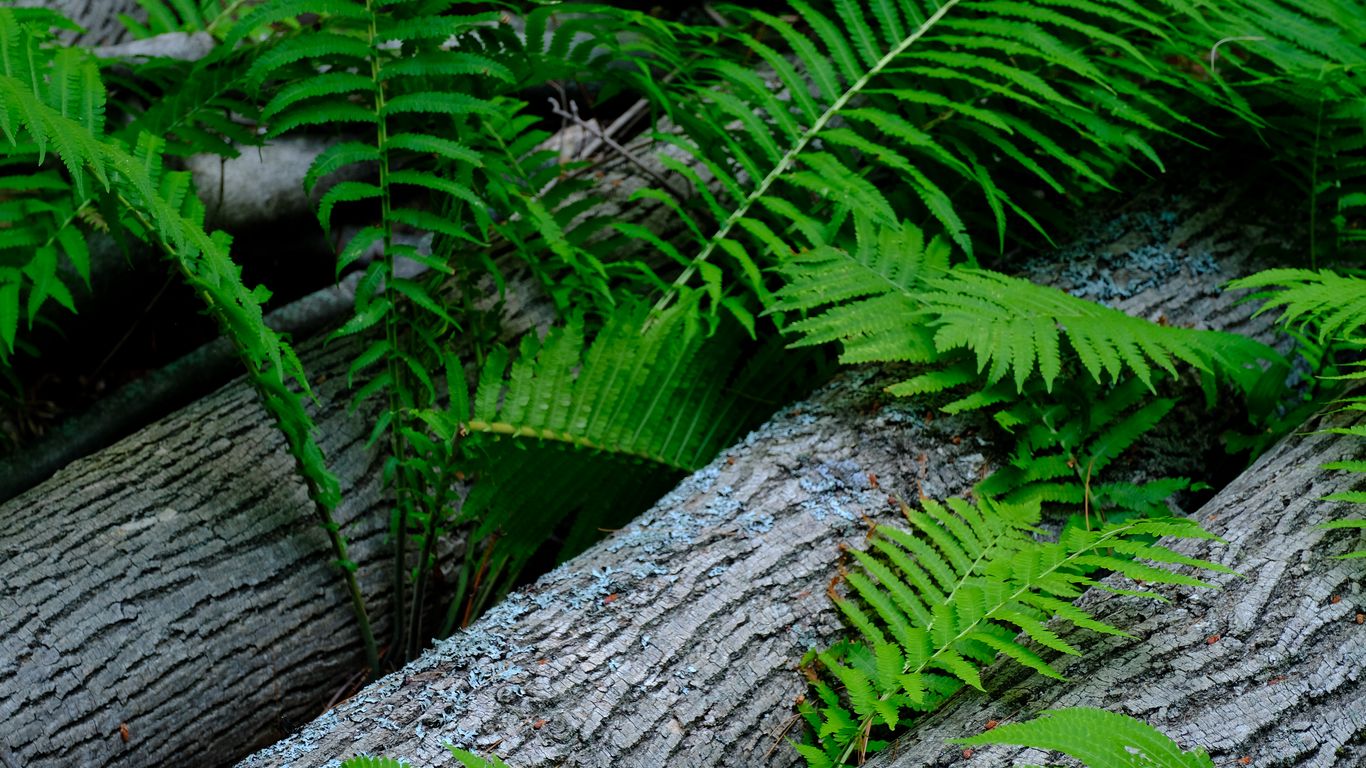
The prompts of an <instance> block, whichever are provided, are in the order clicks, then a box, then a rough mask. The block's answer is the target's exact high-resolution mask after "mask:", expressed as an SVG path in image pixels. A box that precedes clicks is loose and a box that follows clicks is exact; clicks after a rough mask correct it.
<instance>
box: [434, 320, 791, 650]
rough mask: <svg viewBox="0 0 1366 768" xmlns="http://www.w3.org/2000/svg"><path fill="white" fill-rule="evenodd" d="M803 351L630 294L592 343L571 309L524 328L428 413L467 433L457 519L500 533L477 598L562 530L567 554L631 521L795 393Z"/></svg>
mask: <svg viewBox="0 0 1366 768" xmlns="http://www.w3.org/2000/svg"><path fill="white" fill-rule="evenodd" d="M647 318H649V319H650V322H649V323H648V324H647V322H646V321H647ZM642 329H643V330H642ZM804 362H805V360H804V359H803V358H802V357H800V356H793V355H790V354H785V353H784V352H783V350H782V349H781V347H780V346H779V345H778V344H775V343H769V344H767V345H764V346H762V347H758V348H756V345H754V344H746V343H745V339H744V331H743V329H741V328H739V327H738V326H737V325H735V324H731V323H728V324H726V325H725V326H724V327H722V328H719V329H716V330H714V331H710V332H709V329H708V328H707V327H706V326H705V325H704V324H703V323H702V322H701V320H700V319H699V318H698V313H697V310H696V308H695V307H692V306H689V305H688V304H687V303H682V304H679V305H676V306H674V307H671V308H669V309H668V310H666V311H664V312H663V313H661V314H657V315H653V316H652V315H650V314H649V312H648V307H647V306H646V305H644V304H641V303H639V302H636V303H634V304H631V305H624V306H622V307H620V308H618V309H617V310H616V311H614V312H613V313H612V314H611V315H610V316H609V317H608V318H607V319H606V321H605V323H604V324H603V325H602V326H601V327H599V328H598V329H597V330H596V333H595V334H594V335H593V337H592V342H591V343H590V344H586V343H585V322H584V321H583V320H582V319H581V318H579V317H571V318H570V320H569V321H568V323H566V324H565V325H564V326H563V327H557V328H552V329H551V330H550V331H549V333H548V334H547V335H546V337H545V339H544V340H538V339H537V338H536V336H535V335H534V334H528V335H527V336H524V337H523V338H522V341H521V344H520V346H519V349H518V350H517V353H516V355H515V356H513V355H511V354H510V353H509V351H508V350H506V349H504V348H501V347H498V348H495V349H493V350H492V352H491V353H490V354H489V355H488V358H487V360H486V361H485V362H484V365H483V368H482V371H481V373H480V377H479V383H478V387H477V389H476V391H475V393H474V397H473V399H472V400H470V401H466V400H465V399H464V397H463V396H462V393H461V392H453V393H452V398H451V400H452V407H451V408H450V409H447V410H444V411H426V412H423V413H420V414H419V415H420V416H421V417H422V418H423V419H424V420H425V421H426V422H427V424H428V426H429V427H430V429H431V432H432V435H433V436H434V437H435V438H436V439H437V440H439V441H442V442H443V443H447V444H453V443H454V442H456V441H458V440H463V441H464V445H465V455H466V457H467V461H466V462H464V463H463V464H462V466H463V467H464V471H465V473H466V474H468V475H471V476H474V477H477V482H475V483H474V486H473V487H472V488H471V490H470V493H469V496H468V497H467V498H466V499H465V502H464V506H463V507H462V509H461V513H460V517H459V518H458V520H457V521H456V522H464V523H473V524H474V526H475V527H474V529H473V532H472V538H473V539H475V540H483V539H485V538H487V537H490V536H495V535H497V536H498V544H499V551H498V552H497V553H496V554H495V555H494V556H493V559H492V563H491V565H490V566H489V568H488V571H487V573H486V575H485V576H484V578H483V580H482V584H483V588H482V590H481V592H480V594H477V595H469V596H468V598H469V599H473V600H474V604H475V605H482V604H483V603H485V602H486V601H487V600H488V599H489V597H490V595H494V596H496V595H498V594H500V593H501V592H504V591H506V589H507V587H508V586H509V585H510V584H511V583H512V582H513V581H514V580H515V579H516V577H517V575H518V574H519V572H520V570H521V568H522V566H523V565H524V564H525V562H526V560H527V559H528V558H529V557H530V556H531V555H533V554H534V553H535V552H536V551H537V549H538V548H539V547H540V546H541V545H542V544H543V543H545V542H546V541H547V540H548V539H549V538H550V537H551V536H552V535H559V536H560V537H561V538H562V540H563V544H562V545H561V547H560V551H559V553H558V555H557V559H563V558H566V557H569V556H572V555H574V554H576V553H577V552H578V551H579V550H580V549H582V548H583V547H584V546H586V545H587V544H588V543H591V542H592V541H593V539H594V538H595V532H596V531H597V530H600V529H601V528H604V527H614V526H618V525H621V524H623V523H624V522H626V520H625V519H624V518H623V517H622V514H621V513H622V511H623V510H635V509H640V508H641V507H642V506H644V505H648V504H649V503H650V502H652V501H654V500H655V499H657V498H658V497H659V495H661V494H662V493H663V492H664V491H666V490H667V489H668V487H669V486H670V485H672V484H673V483H674V482H676V481H677V479H678V478H679V476H680V475H682V474H684V473H687V472H692V471H694V470H697V469H700V468H701V467H702V466H704V465H705V464H707V463H708V462H709V461H711V459H712V458H713V457H715V456H716V455H717V454H718V453H719V452H720V451H721V450H722V449H724V448H725V447H727V446H729V445H731V444H732V443H733V442H734V440H735V439H736V438H737V437H738V436H740V435H742V434H744V432H745V431H747V430H749V429H751V428H753V427H755V426H757V425H758V423H759V421H760V420H761V419H762V418H763V417H764V416H765V415H766V414H767V413H768V412H769V411H770V410H771V409H772V408H773V406H774V405H775V404H777V403H781V402H787V401H788V400H790V399H791V397H792V396H793V394H794V393H795V392H797V391H800V389H801V387H802V386H803V383H802V382H803V381H804V379H805V378H806V377H805V375H804V374H805V373H806V372H805V371H804V370H802V369H803V368H804V365H803V364H804ZM736 393H744V396H743V397H737V396H736ZM561 521H572V523H571V524H570V525H569V526H568V529H567V530H564V529H563V527H562V525H561ZM438 533H440V531H438ZM458 597H465V596H464V595H460V596H458ZM456 602H457V603H459V602H461V601H460V600H457V601H456ZM454 608H455V605H454V604H453V605H452V609H453V610H454ZM454 615H455V614H452V616H454ZM453 622H454V618H452V619H451V620H450V621H449V622H448V628H447V631H449V629H450V627H451V626H452V625H453Z"/></svg>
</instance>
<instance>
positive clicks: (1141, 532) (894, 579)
mask: <svg viewBox="0 0 1366 768" xmlns="http://www.w3.org/2000/svg"><path fill="white" fill-rule="evenodd" d="M902 511H903V512H904V513H905V514H906V517H907V520H908V522H909V523H910V525H911V529H910V530H903V529H900V528H894V527H889V526H877V527H875V528H874V529H873V531H872V533H871V534H870V536H869V542H870V549H869V551H868V552H860V551H857V550H851V552H852V554H853V557H854V558H855V559H856V560H857V561H858V568H856V569H853V570H850V571H848V572H847V573H845V574H844V580H845V581H846V583H847V584H848V586H849V594H848V595H847V596H841V595H839V594H837V593H835V592H833V591H832V594H831V596H832V598H833V599H834V600H835V604H836V606H837V607H838V608H839V609H840V612H841V613H842V614H843V615H844V617H845V618H846V620H847V621H848V622H849V624H850V625H851V626H852V627H853V628H855V629H856V630H857V631H858V634H859V640H858V641H852V642H846V643H843V644H840V645H837V646H835V647H834V648H832V649H830V650H828V651H823V652H818V653H812V654H808V659H810V658H814V659H815V660H816V661H818V662H819V663H820V667H821V668H823V669H824V670H825V671H826V674H827V675H829V676H830V677H831V678H833V679H834V680H836V681H838V683H839V684H840V686H841V687H842V689H843V694H840V693H839V692H837V690H836V689H835V688H834V687H832V685H831V684H830V683H827V682H824V681H823V680H822V679H820V678H815V680H814V684H815V687H816V691H817V694H818V696H819V699H820V701H821V705H819V706H818V705H804V706H803V714H804V715H805V716H806V718H807V721H808V723H809V724H810V725H811V727H812V729H813V731H814V732H815V733H816V734H817V736H818V737H819V738H820V740H821V744H820V745H819V746H815V745H803V746H799V747H798V751H800V752H801V754H802V755H803V756H804V757H805V758H806V759H807V762H808V764H809V765H811V766H818V767H826V766H836V765H846V764H848V763H849V761H850V760H851V759H853V758H857V759H858V760H859V762H861V761H862V758H863V755H864V754H865V753H866V752H869V751H877V750H879V749H881V748H883V747H885V746H886V742H885V741H883V740H881V739H877V738H874V730H873V729H874V728H887V729H893V728H896V727H897V726H898V725H900V724H901V723H903V722H904V721H905V720H907V719H913V718H914V717H915V713H923V712H928V711H930V710H933V709H934V708H935V707H937V706H938V705H939V704H940V703H941V702H943V701H944V700H945V699H946V698H947V697H949V696H950V695H952V694H953V693H955V692H956V691H958V690H959V689H960V688H962V687H963V686H964V685H967V686H971V687H973V688H978V689H982V688H983V682H982V678H981V668H982V667H983V666H985V665H986V664H988V663H990V662H991V661H992V660H994V659H995V658H996V657H997V655H998V654H1000V655H1001V656H1004V657H1005V658H1008V659H1010V660H1012V661H1014V662H1015V663H1017V664H1020V665H1023V666H1025V667H1028V668H1029V669H1032V670H1034V671H1036V672H1038V673H1039V674H1042V675H1045V676H1048V677H1055V678H1060V677H1061V675H1060V674H1059V673H1058V672H1057V670H1055V669H1054V668H1053V666H1052V665H1051V664H1049V663H1048V662H1047V661H1046V660H1045V659H1044V658H1043V657H1042V656H1040V655H1039V653H1038V652H1037V651H1036V650H1034V649H1033V648H1031V647H1030V646H1029V645H1026V644H1025V642H1022V641H1021V639H1020V637H1023V638H1025V639H1026V640H1029V641H1032V642H1033V643H1035V644H1037V645H1038V646H1042V647H1043V648H1046V649H1049V650H1052V651H1056V652H1059V653H1064V654H1070V655H1077V654H1078V653H1080V651H1078V650H1077V649H1076V648H1075V647H1074V646H1072V645H1071V644H1069V643H1068V642H1066V641H1065V640H1063V639H1062V638H1061V637H1060V636H1059V635H1058V634H1057V633H1056V632H1055V631H1054V630H1052V629H1050V628H1049V627H1048V626H1046V624H1047V622H1048V621H1049V620H1051V619H1055V618H1061V619H1065V620H1067V621H1070V622H1071V623H1073V624H1075V625H1077V626H1079V627H1082V628H1086V629H1091V630H1093V631H1096V632H1102V633H1106V634H1112V635H1119V636H1127V635H1126V634H1125V633H1124V632H1123V631H1122V630H1120V629H1118V628H1116V627H1113V626H1110V625H1108V624H1105V623H1104V622H1101V621H1099V620H1097V619H1095V618H1094V617H1093V616H1091V615H1090V614H1088V613H1087V612H1086V611H1085V610H1083V609H1081V608H1078V607H1077V606H1075V605H1073V603H1072V600H1073V599H1074V598H1076V597H1077V596H1079V595H1080V594H1081V593H1082V592H1083V591H1085V590H1086V589H1087V588H1090V587H1093V586H1100V581H1099V578H1100V577H1101V575H1103V573H1104V572H1106V571H1113V572H1116V573H1119V574H1122V575H1124V576H1127V577H1129V578H1131V579H1137V580H1141V581H1142V582H1143V583H1145V584H1182V585H1187V586H1208V585H1207V584H1205V583H1204V582H1202V581H1200V580H1198V579H1196V578H1193V577H1191V576H1187V575H1184V574H1182V573H1179V572H1176V571H1173V570H1170V569H1169V568H1168V566H1169V565H1172V564H1181V565H1187V566H1193V567H1197V568H1204V569H1208V570H1212V571H1218V572H1224V573H1228V572H1229V571H1228V569H1227V568H1225V567H1223V566H1221V565H1218V564H1216V563H1212V562H1208V561H1204V560H1198V559H1195V558H1190V557H1186V556H1184V555H1180V554H1178V553H1177V552H1175V551H1173V550H1170V549H1168V548H1166V547H1164V546H1161V545H1159V544H1155V543H1153V541H1154V539H1155V538H1158V537H1163V536H1174V537H1178V538H1204V539H1213V538H1215V537H1214V536H1212V535H1211V534H1209V533H1206V532H1205V531H1203V530H1202V529H1201V528H1200V527H1199V526H1198V525H1196V524H1195V523H1193V522H1191V521H1188V520H1182V519H1172V518H1168V519H1136V520H1128V521H1124V522H1112V523H1110V524H1108V525H1106V526H1104V527H1103V528H1100V529H1098V530H1095V531H1089V530H1084V529H1082V528H1080V527H1069V528H1067V529H1064V531H1063V533H1062V536H1061V538H1060V539H1059V540H1058V541H1055V542H1047V541H1041V540H1040V539H1039V538H1038V533H1039V532H1038V531H1037V529H1036V528H1035V524H1036V523H1037V522H1038V520H1039V507H1038V505H1037V504H1028V505H1012V504H1007V503H1003V502H994V501H991V500H990V499H983V501H982V502H981V504H980V505H977V506H974V505H972V504H969V503H967V502H965V501H961V500H958V499H951V500H949V502H948V506H947V507H945V506H943V505H940V504H939V503H937V502H934V501H929V500H927V501H925V502H924V504H923V510H920V511H913V510H911V509H910V508H908V507H905V506H904V505H903V508H902ZM1145 560H1146V561H1147V562H1143V561H1145ZM1126 593H1131V594H1138V595H1144V596H1148V597H1153V598H1156V599H1161V598H1159V597H1158V596H1157V595H1155V594H1154V593H1151V592H1148V591H1146V590H1137V591H1131V590H1126ZM1017 635H1018V636H1020V637H1017ZM907 710H909V713H908V712H907Z"/></svg>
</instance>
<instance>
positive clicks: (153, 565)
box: [0, 128, 677, 768]
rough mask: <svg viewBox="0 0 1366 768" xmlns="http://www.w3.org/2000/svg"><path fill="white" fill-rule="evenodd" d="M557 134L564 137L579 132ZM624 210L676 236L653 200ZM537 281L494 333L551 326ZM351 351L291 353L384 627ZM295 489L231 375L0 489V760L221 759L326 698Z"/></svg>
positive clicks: (345, 625) (323, 577) (319, 587)
mask: <svg viewBox="0 0 1366 768" xmlns="http://www.w3.org/2000/svg"><path fill="white" fill-rule="evenodd" d="M566 134H567V135H566V136H564V137H563V142H564V143H565V146H566V147H569V151H571V152H575V153H576V152H577V151H578V149H577V148H578V147H579V144H577V143H575V142H577V141H578V139H579V138H582V137H581V134H582V131H580V130H578V129H576V128H571V129H569V130H568V131H567V132H566ZM552 141H555V140H552ZM553 146H555V147H556V148H560V146H559V144H555V145H553ZM597 170H600V171H602V172H603V173H604V189H608V190H611V196H612V199H611V200H609V201H608V203H607V204H606V205H607V207H609V208H611V209H612V210H613V212H614V213H616V212H617V211H616V209H617V208H618V207H619V206H621V205H623V204H624V202H623V201H625V200H627V199H628V198H629V196H630V195H631V193H632V192H634V191H635V190H636V189H638V188H639V187H640V186H642V185H643V184H644V183H645V182H644V181H643V180H642V179H641V178H640V176H639V175H638V171H637V170H636V169H635V168H634V167H633V166H632V165H631V164H630V163H629V162H626V161H625V160H623V159H621V158H609V159H608V160H606V161H604V162H603V163H601V164H599V166H598V167H597ZM624 215H625V216H626V217H627V218H630V219H632V220H636V221H638V222H640V223H641V224H643V225H644V226H647V227H649V228H651V229H652V230H653V231H655V232H657V233H659V234H660V235H661V236H663V237H666V238H670V237H672V236H673V235H674V234H675V233H676V232H677V228H676V225H675V224H673V223H672V220H671V218H670V217H668V216H665V215H660V211H659V206H656V205H644V206H639V205H636V206H633V207H632V209H631V210H630V211H628V212H626V213H625V214H624ZM670 226H674V227H675V229H672V230H671V229H669V227H670ZM539 295H540V294H539V292H538V291H536V290H535V288H534V286H533V285H532V284H531V283H530V282H529V281H521V282H518V281H516V280H513V281H510V285H509V292H508V306H507V307H506V311H505V318H504V324H503V332H504V333H505V334H506V335H507V337H508V338H515V337H517V336H519V335H521V334H523V333H525V332H527V330H528V329H530V328H535V327H538V326H543V325H544V324H545V323H546V322H548V320H549V318H550V317H551V314H552V312H551V310H550V308H549V306H548V303H547V302H544V301H541V300H539V298H537V297H539ZM358 351H359V350H358V349H357V347H356V345H354V344H348V343H336V344H332V345H330V346H324V345H322V344H321V343H318V342H316V341H315V342H312V343H307V344H304V345H302V346H301V347H300V349H299V352H300V355H301V358H302V359H303V362H304V366H305V368H306V369H307V371H308V372H309V375H310V381H311V382H312V383H313V385H314V390H315V392H316V394H317V402H316V403H315V404H314V405H313V406H312V407H311V410H312V412H313V416H314V418H315V420H316V422H317V426H318V433H317V434H318V437H319V443H320V444H321V447H322V449H323V451H324V452H325V454H326V456H327V458H328V464H329V466H330V468H331V469H332V470H333V471H334V472H336V473H337V475H338V476H339V477H340V478H341V481H342V490H343V496H344V501H343V503H342V505H341V507H340V508H339V509H338V510H337V512H336V518H337V520H338V521H339V522H340V523H342V524H343V525H344V526H345V528H344V533H345V534H346V535H347V537H348V538H349V539H350V541H351V552H350V554H351V558H352V559H353V560H354V561H355V562H357V563H358V565H359V578H360V582H361V585H362V587H363V589H364V591H365V594H366V598H367V602H368V603H369V605H370V612H371V616H372V618H373V619H375V620H377V621H378V622H379V626H377V627H376V636H377V637H383V636H385V634H384V626H383V625H384V617H385V615H386V613H387V592H386V589H387V587H388V585H389V579H390V574H391V565H390V560H389V548H388V546H387V544H386V543H385V542H384V539H385V536H386V531H387V526H388V506H387V504H386V502H385V500H384V499H383V492H382V488H381V483H380V479H379V478H380V467H381V462H382V459H381V458H380V457H379V456H378V455H377V454H376V452H375V451H372V450H369V449H367V447H366V445H365V443H366V439H367V437H368V434H369V430H370V425H371V424H372V423H373V419H372V418H371V417H372V415H373V414H369V413H351V412H349V410H348V404H349V397H350V394H349V392H348V390H347V387H346V384H345V382H346V370H347V367H348V365H349V363H350V361H351V359H353V358H354V356H355V354H356V353H357V352H358ZM308 504H309V502H308V499H307V496H306V494H305V491H304V487H303V485H302V484H301V482H300V481H299V479H298V478H297V476H296V475H295V472H294V463H293V459H292V458H291V457H290V456H289V454H288V452H287V450H286V448H285V445H284V441H283V440H282V439H281V437H280V435H279V434H278V432H277V430H276V429H275V427H274V426H273V424H272V422H271V421H270V419H269V417H268V416H267V414H266V413H265V411H264V410H263V409H262V408H261V407H260V405H259V403H258V402H257V399H256V395H255V394H254V392H253V391H252V390H251V389H250V387H249V386H248V385H247V384H246V383H245V382H244V381H242V380H241V379H238V380H237V381H235V382H233V383H231V384H229V385H227V386H225V387H224V388H222V389H220V390H218V391H217V392H216V393H214V394H212V395H210V396H208V397H206V398H204V399H202V400H200V401H198V402H196V403H194V404H193V405H191V406H189V407H187V408H185V409H183V410H181V411H178V412H176V413H174V414H172V415H171V416H168V417H167V418H165V419H163V420H161V421H159V422H157V423H156V424H153V425H152V426H150V427H148V428H146V429H144V430H143V431H141V432H139V433H137V434H135V435H133V436H131V437H129V438H127V439H125V440H123V441H121V442H119V443H117V444H116V445H114V446H112V447H110V448H108V449H105V450H104V451H102V452H100V453H98V454H95V455H92V456H90V457H87V458H85V459H82V460H80V461H77V462H75V463H73V464H72V465H70V466H68V467H67V468H66V469H64V470H62V471H61V472H59V473H57V474H56V475H55V476H54V477H52V478H51V479H49V480H47V481H46V482H44V483H43V484H41V485H39V486H37V487H35V488H33V489H32V490H30V491H27V492H25V493H23V494H21V495H19V496H17V497H15V498H14V499H11V500H9V501H7V502H5V503H4V504H3V505H0V722H4V723H5V726H6V727H5V729H4V731H3V732H0V766H3V768H15V767H16V766H23V767H24V768H33V767H36V766H77V765H79V766H109V765H118V766H158V765H166V764H171V763H173V762H174V764H176V765H183V766H196V765H216V764H224V763H229V762H232V761H235V760H237V759H239V758H240V757H241V756H242V755H244V754H247V753H249V752H250V751H251V750H253V749H256V748H258V747H260V746H263V745H265V744H269V743H271V742H273V741H275V740H276V739H278V738H280V737H282V736H284V735H285V734H286V733H288V732H289V731H290V730H292V729H293V728H295V727H296V726H298V725H299V724H300V723H303V722H306V721H307V720H308V719H310V718H312V717H313V716H315V715H316V714H317V713H318V712H319V711H321V710H322V709H323V708H324V707H325V706H326V705H327V703H328V701H329V699H330V698H331V697H332V696H334V695H336V694H337V693H338V692H339V691H340V690H342V689H344V688H345V687H347V685H348V682H347V681H348V679H354V678H357V676H358V673H359V672H360V671H361V670H363V668H364V664H363V656H362V655H361V647H360V642H359V639H358V635H357V632H356V628H355V625H354V622H353V620H352V617H351V613H350V608H349V602H348V598H347V595H346V593H345V592H344V590H343V589H342V586H341V580H340V578H339V577H338V574H337V572H336V570H335V569H334V568H333V566H332V565H331V561H332V559H333V555H332V553H331V550H330V548H329V547H328V544H327V537H326V536H325V534H324V533H323V531H321V530H320V529H318V528H317V526H316V525H314V524H313V522H312V521H313V516H312V513H311V511H310V508H309V506H308ZM125 727H126V733H127V739H126V741H125V739H124V736H123V733H124V728H125Z"/></svg>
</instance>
